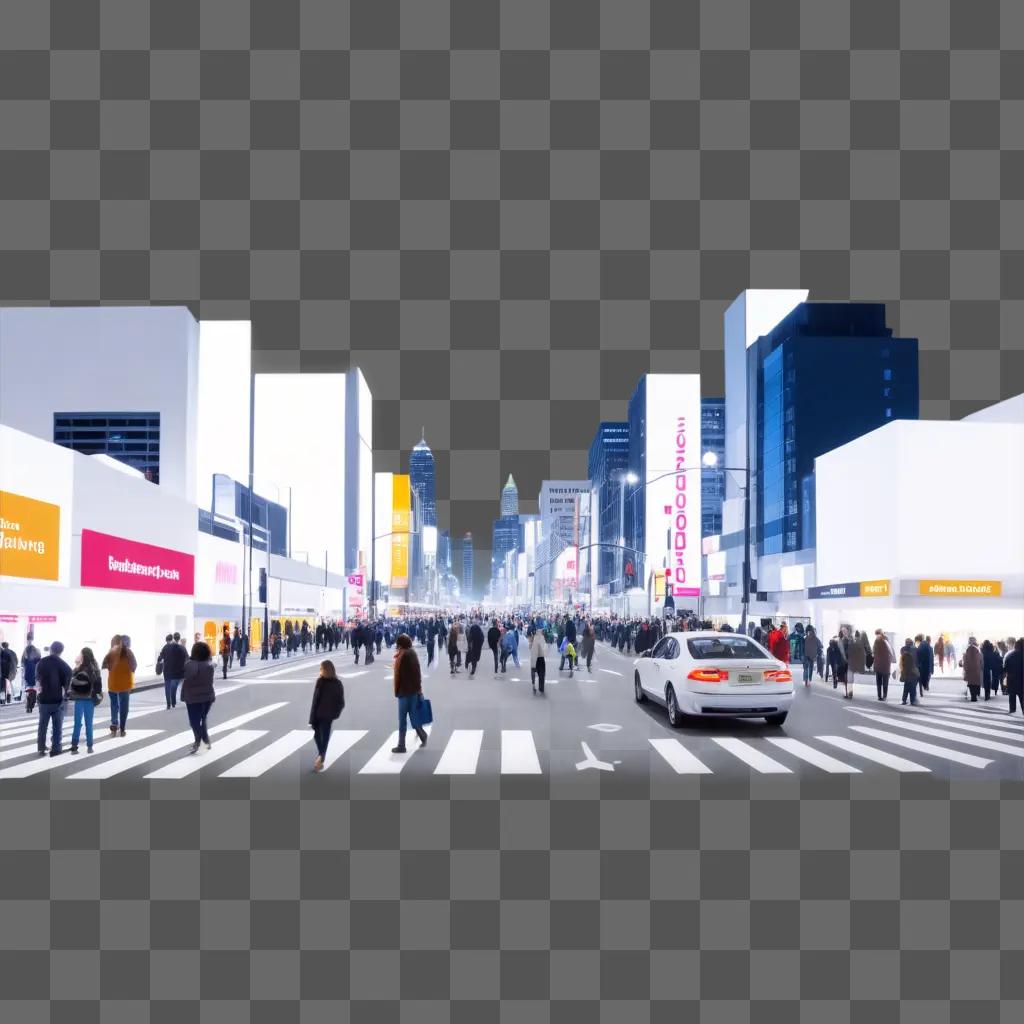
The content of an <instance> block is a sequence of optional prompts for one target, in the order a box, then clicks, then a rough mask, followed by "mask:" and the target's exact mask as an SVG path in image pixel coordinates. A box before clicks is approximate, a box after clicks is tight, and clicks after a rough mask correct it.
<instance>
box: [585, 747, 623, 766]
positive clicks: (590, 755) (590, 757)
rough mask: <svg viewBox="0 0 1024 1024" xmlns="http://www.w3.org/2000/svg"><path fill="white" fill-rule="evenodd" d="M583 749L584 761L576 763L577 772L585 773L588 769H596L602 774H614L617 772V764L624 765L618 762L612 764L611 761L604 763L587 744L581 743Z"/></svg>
mask: <svg viewBox="0 0 1024 1024" xmlns="http://www.w3.org/2000/svg"><path fill="white" fill-rule="evenodd" d="M580 746H581V747H582V748H583V760H582V761H578V762H577V763H576V771H578V772H584V771H586V770H587V769H588V768H595V769H597V771H601V772H613V771H615V764H622V762H621V761H616V762H615V764H612V763H611V761H602V760H600V759H599V758H598V757H597V755H596V754H595V753H594V752H593V751H592V750H591V749H590V747H589V746H588V745H587V744H586V743H582V742H581V743H580Z"/></svg>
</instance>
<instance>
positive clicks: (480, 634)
mask: <svg viewBox="0 0 1024 1024" xmlns="http://www.w3.org/2000/svg"><path fill="white" fill-rule="evenodd" d="M468 640H469V643H468V645H467V647H468V649H467V651H466V664H467V665H468V666H469V675H470V677H471V678H472V677H473V676H474V675H476V667H477V665H478V664H479V662H480V654H481V653H482V652H483V649H484V631H483V627H482V626H481V625H480V623H479V622H477V620H476V619H474V620H473V625H472V626H470V627H469V637H468Z"/></svg>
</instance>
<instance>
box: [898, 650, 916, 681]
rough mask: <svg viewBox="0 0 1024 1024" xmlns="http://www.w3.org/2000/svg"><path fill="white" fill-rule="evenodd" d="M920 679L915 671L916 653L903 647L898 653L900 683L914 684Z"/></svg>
mask: <svg viewBox="0 0 1024 1024" xmlns="http://www.w3.org/2000/svg"><path fill="white" fill-rule="evenodd" d="M919 678H920V673H919V672H918V670H917V652H916V651H915V650H914V648H913V647H912V646H911V647H904V648H903V649H902V650H901V651H900V682H901V683H916V682H917V681H918V679H919Z"/></svg>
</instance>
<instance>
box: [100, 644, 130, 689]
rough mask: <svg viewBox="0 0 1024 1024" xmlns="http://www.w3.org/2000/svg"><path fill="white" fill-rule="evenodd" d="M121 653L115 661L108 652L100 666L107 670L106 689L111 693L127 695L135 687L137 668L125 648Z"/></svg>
mask: <svg viewBox="0 0 1024 1024" xmlns="http://www.w3.org/2000/svg"><path fill="white" fill-rule="evenodd" d="M122 651H123V652H124V653H123V654H122V655H121V657H119V658H116V659H114V658H111V656H110V652H108V653H107V655H106V656H105V657H104V659H103V664H102V665H101V666H100V667H101V668H105V669H106V670H107V689H108V690H109V691H110V692H111V693H127V692H128V691H129V690H130V689H131V688H132V687H133V686H134V685H135V670H136V669H137V668H138V667H139V666H138V663H137V662H136V660H135V655H134V654H133V653H132V652H131V650H129V649H126V648H122Z"/></svg>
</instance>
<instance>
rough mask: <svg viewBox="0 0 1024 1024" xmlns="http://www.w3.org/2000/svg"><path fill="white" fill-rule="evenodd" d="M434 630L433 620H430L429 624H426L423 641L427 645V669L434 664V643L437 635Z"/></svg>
mask: <svg viewBox="0 0 1024 1024" xmlns="http://www.w3.org/2000/svg"><path fill="white" fill-rule="evenodd" d="M434 630H435V623H434V620H433V619H431V620H430V622H429V623H427V628H426V632H425V639H426V643H427V668H430V666H431V665H433V664H434V643H435V641H436V640H437V634H436V633H435V631H434Z"/></svg>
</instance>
